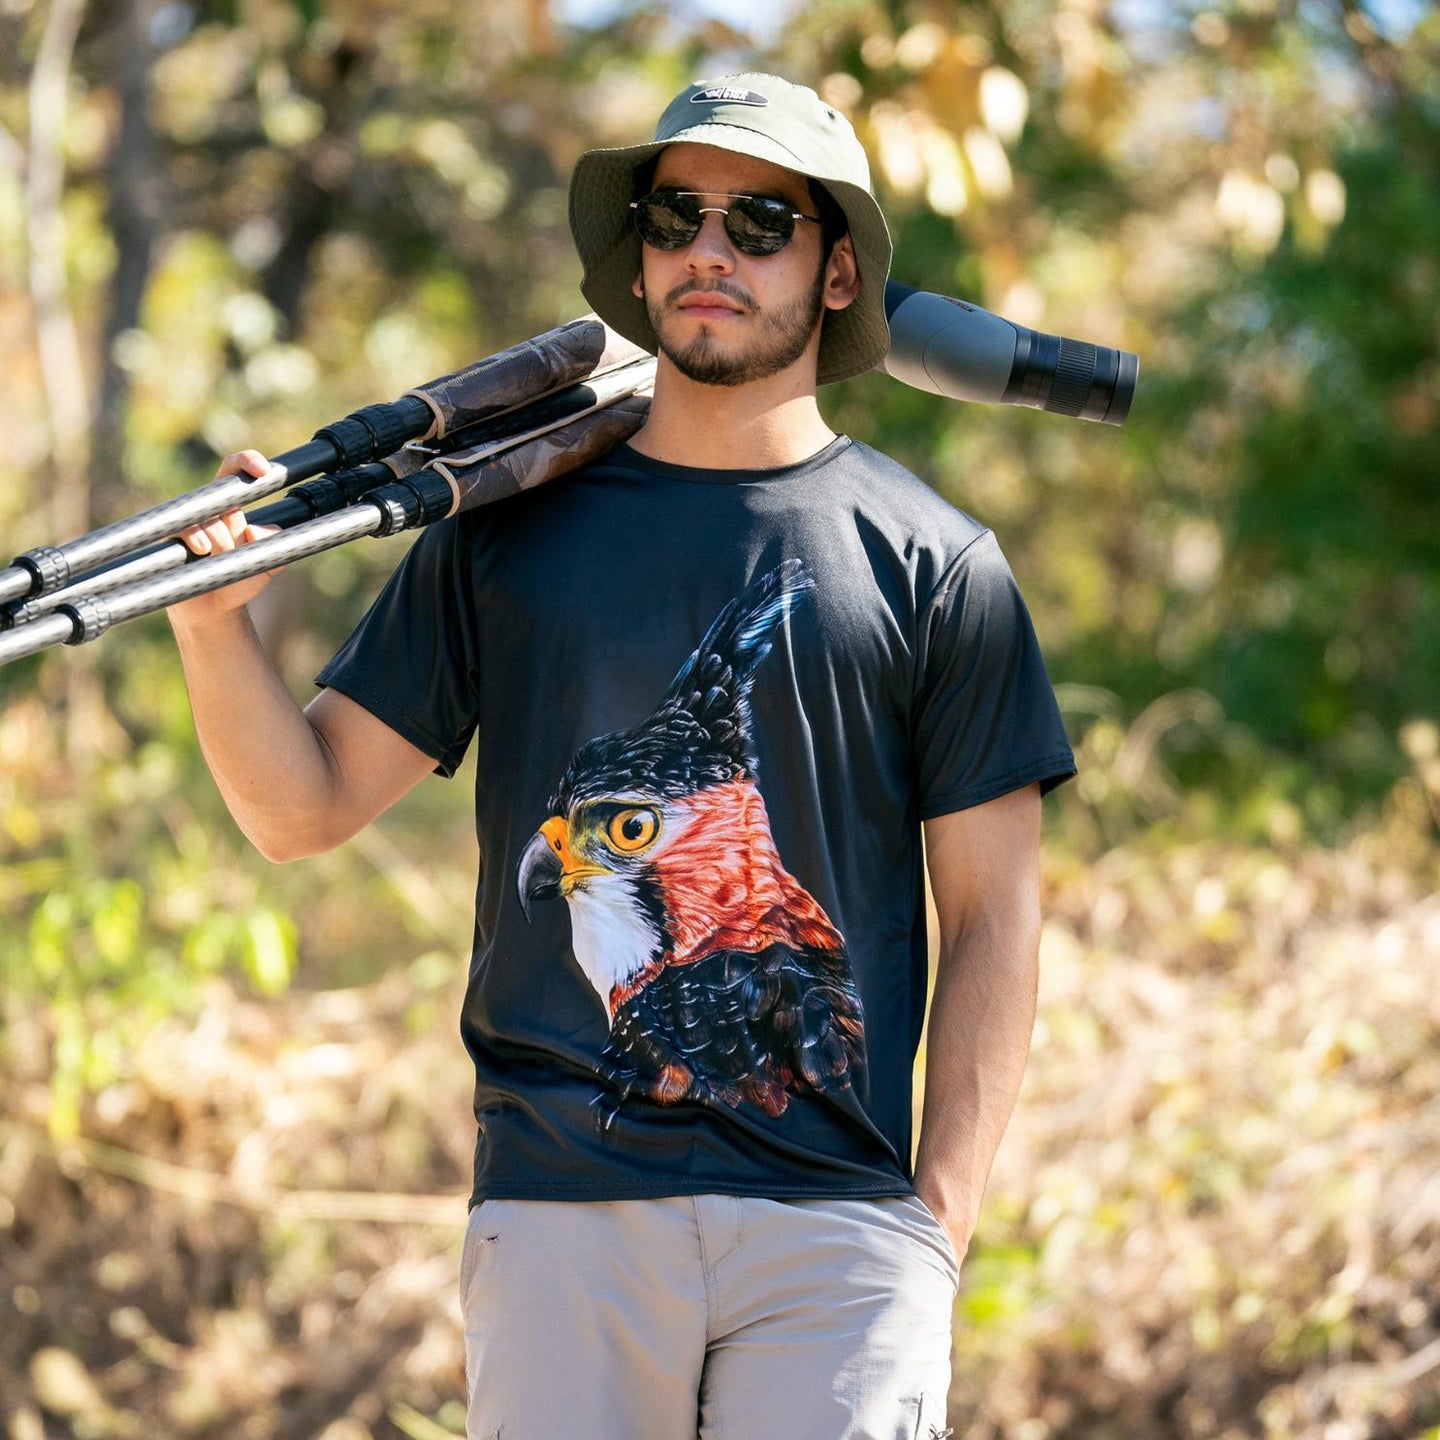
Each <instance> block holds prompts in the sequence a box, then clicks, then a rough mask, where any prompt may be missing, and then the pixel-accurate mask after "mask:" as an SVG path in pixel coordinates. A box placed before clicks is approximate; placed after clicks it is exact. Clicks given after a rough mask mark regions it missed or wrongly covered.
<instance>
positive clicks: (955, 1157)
mask: <svg viewBox="0 0 1440 1440" xmlns="http://www.w3.org/2000/svg"><path fill="white" fill-rule="evenodd" d="M1038 948H1039V916H1038V913H1037V914H1027V915H1025V916H1022V917H1019V918H1017V919H1012V921H1011V922H1010V923H1008V924H1007V923H1000V922H999V921H998V920H997V921H994V922H992V923H984V924H979V925H976V926H975V927H974V928H973V929H971V930H969V931H968V932H965V933H962V934H961V936H960V937H958V938H957V939H956V940H955V941H954V942H953V943H952V944H951V945H950V946H949V947H947V948H945V949H942V952H941V956H940V964H939V970H938V973H937V976H936V981H935V997H934V1000H933V1002H932V1004H931V1009H930V1026H929V1031H928V1038H927V1040H926V1045H925V1102H924V1110H923V1113H922V1119H921V1128H920V1145H919V1150H918V1152H917V1155H916V1164H915V1188H916V1190H917V1192H918V1193H919V1195H920V1197H921V1199H922V1200H924V1201H925V1203H926V1204H927V1205H928V1206H929V1208H930V1209H931V1210H932V1211H934V1213H935V1215H936V1217H937V1218H938V1219H939V1220H940V1221H941V1223H942V1224H944V1225H945V1227H946V1229H947V1230H948V1231H949V1232H950V1235H951V1238H952V1239H953V1240H954V1241H955V1248H956V1250H957V1251H958V1252H959V1253H960V1254H961V1255H963V1254H964V1251H965V1247H966V1246H967V1245H968V1244H969V1242H970V1236H971V1233H972V1232H973V1230H974V1228H975V1221H976V1218H977V1217H978V1215H979V1212H980V1200H981V1197H982V1195H983V1194H984V1191H985V1182H986V1180H987V1179H988V1178H989V1175H990V1166H991V1164H992V1162H993V1161H994V1159H995V1152H996V1150H997V1149H999V1146H1000V1139H1001V1136H1002V1135H1003V1134H1004V1133H1005V1126H1006V1124H1007V1123H1008V1122H1009V1119H1010V1114H1011V1112H1012V1111H1013V1109H1014V1108H1015V1099H1016V1096H1017V1095H1018V1094H1019V1092H1020V1082H1021V1080H1022V1078H1023V1077H1024V1073H1025V1062H1026V1060H1027V1058H1028V1056H1029V1054H1030V1036H1031V1031H1032V1030H1033V1028H1034V1023H1035V992H1036V983H1037V977H1038V961H1037V953H1038Z"/></svg>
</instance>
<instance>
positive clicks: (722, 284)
mask: <svg viewBox="0 0 1440 1440" xmlns="http://www.w3.org/2000/svg"><path fill="white" fill-rule="evenodd" d="M697 294H698V295H724V296H725V297H726V298H727V299H729V300H733V301H735V303H736V304H737V305H743V306H744V307H745V308H746V309H747V310H753V309H755V308H756V307H755V297H754V296H753V295H751V294H750V292H749V291H748V290H745V289H743V288H742V287H741V286H739V285H732V284H731V283H730V281H728V280H723V279H714V280H701V279H699V278H692V279H690V280H683V281H681V282H680V284H679V285H677V286H676V287H675V288H674V289H673V290H672V291H671V292H670V293H669V294H668V295H667V296H666V297H665V303H666V304H667V305H674V304H675V303H676V301H678V300H679V299H680V297H681V296H682V295H697Z"/></svg>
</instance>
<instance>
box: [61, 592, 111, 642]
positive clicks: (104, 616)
mask: <svg viewBox="0 0 1440 1440" xmlns="http://www.w3.org/2000/svg"><path fill="white" fill-rule="evenodd" d="M55 613H56V614H57V615H64V616H65V617H66V618H67V619H68V620H69V621H70V623H71V624H72V625H73V626H74V627H75V628H74V630H73V632H72V633H71V636H70V638H69V639H68V640H67V641H66V642H65V643H66V644H67V645H86V644H89V642H90V641H91V640H98V639H99V638H100V636H102V635H103V634H104V633H105V632H106V631H107V630H108V629H109V628H110V626H111V625H112V624H113V623H114V615H113V614H112V612H111V609H110V607H109V606H108V605H107V604H106V603H105V601H104V600H103V599H101V598H99V597H98V596H94V595H80V596H77V597H76V598H75V599H74V600H71V601H68V602H67V603H66V604H64V605H57V606H56V607H55Z"/></svg>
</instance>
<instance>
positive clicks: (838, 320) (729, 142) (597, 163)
mask: <svg viewBox="0 0 1440 1440" xmlns="http://www.w3.org/2000/svg"><path fill="white" fill-rule="evenodd" d="M722 131H723V132H724V136H723V139H720V138H719V135H718V134H717V132H722ZM682 143H688V144H696V145H710V146H712V147H713V148H715V149H720V150H727V151H731V152H733V153H738V154H742V155H749V156H752V157H754V158H755V159H758V160H766V161H769V162H770V163H771V164H773V165H780V166H783V167H784V168H785V169H787V170H795V171H797V172H798V173H800V174H802V175H809V172H808V171H807V170H805V169H802V168H801V165H800V162H799V160H798V159H797V157H796V156H795V155H793V154H792V153H791V152H790V151H789V150H787V149H786V148H785V147H784V146H783V145H782V144H780V143H779V142H777V141H775V140H772V139H771V138H770V137H769V136H766V135H760V134H756V133H755V132H754V131H750V130H742V129H739V128H738V127H736V126H728V125H715V124H713V123H711V124H707V125H704V126H703V127H700V126H697V127H696V130H695V133H693V134H691V133H688V132H687V131H684V130H682V131H680V132H679V133H678V134H676V135H674V136H671V137H670V138H669V139H666V140H664V141H651V142H649V143H647V144H644V145H627V146H623V147H619V148H616V149H603V150H587V151H586V152H585V154H583V155H582V156H581V157H580V159H579V160H578V161H577V162H576V165H575V171H574V174H573V175H572V176H571V179H570V231H571V234H572V235H573V236H574V237H575V247H576V249H577V250H578V251H579V253H580V263H581V264H582V265H583V266H584V268H585V277H584V279H583V281H582V282H581V285H580V289H581V292H582V293H583V294H584V296H585V299H586V300H587V301H588V302H589V304H590V305H591V307H592V308H593V309H594V311H595V313H596V314H597V315H598V316H599V317H600V318H601V319H602V320H603V321H605V323H606V324H607V325H609V326H610V327H611V328H612V329H614V330H618V331H619V332H620V334H622V335H623V336H625V338H626V339H627V340H633V341H634V342H635V344H637V345H639V346H641V347H642V348H643V349H646V350H648V351H649V352H650V353H651V354H652V355H653V354H655V353H656V351H657V350H658V348H659V341H658V339H657V337H656V335H655V331H654V328H653V327H652V326H651V324H650V319H649V316H648V315H647V314H646V311H645V302H644V301H643V300H642V299H640V298H639V296H637V295H636V294H635V292H634V288H633V287H634V283H635V277H636V276H637V275H638V274H639V273H640V237H639V235H637V234H636V233H635V227H634V225H633V224H631V221H630V209H629V206H630V202H631V201H632V200H633V199H635V198H636V197H635V195H634V190H633V187H634V183H635V181H634V176H635V169H636V167H637V166H638V165H642V164H644V163H645V161H647V160H650V159H652V158H653V157H654V156H656V155H658V154H659V153H660V152H661V151H662V150H664V149H665V148H666V147H667V146H669V145H677V144H682ZM810 178H812V179H814V180H817V181H819V182H820V184H822V185H824V187H825V188H826V190H828V191H829V192H830V194H831V195H832V196H833V197H834V199H835V202H836V204H838V205H839V206H840V208H841V209H842V210H843V211H844V212H845V219H846V222H847V224H848V226H849V229H850V237H851V242H852V244H853V246H854V249H855V259H856V263H857V265H858V267H859V270H860V293H859V294H858V295H857V296H856V297H855V299H854V300H853V301H852V302H851V303H850V304H849V305H848V306H846V307H845V309H843V310H829V311H827V312H826V314H825V323H824V328H823V329H822V331H821V334H820V354H819V359H818V364H817V370H816V381H817V383H819V384H821V385H826V384H829V383H831V382H833V381H837V380H848V379H850V377H851V376H853V375H861V374H863V373H864V372H865V371H867V370H873V369H874V368H875V366H877V365H878V364H879V363H880V362H881V361H882V360H883V359H884V358H885V355H886V352H887V351H888V350H889V348H890V327H889V325H888V324H887V323H886V319H885V282H886V280H887V279H888V278H889V274H890V256H891V246H890V231H889V227H888V226H887V225H886V224H885V217H884V215H883V214H882V213H881V211H880V207H879V205H877V204H876V202H875V198H874V197H873V196H872V195H871V194H870V193H869V192H868V191H867V190H865V189H864V188H863V187H861V186H859V185H856V184H854V183H852V182H851V181H848V180H842V179H839V178H837V177H834V176H829V175H813V176H810Z"/></svg>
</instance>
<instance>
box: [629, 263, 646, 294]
mask: <svg viewBox="0 0 1440 1440" xmlns="http://www.w3.org/2000/svg"><path fill="white" fill-rule="evenodd" d="M630 293H631V294H632V295H633V296H634V297H635V298H636V299H637V300H643V299H644V298H645V272H644V271H643V270H637V271H636V272H635V278H634V279H633V280H632V281H631V282H630Z"/></svg>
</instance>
